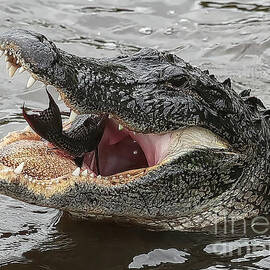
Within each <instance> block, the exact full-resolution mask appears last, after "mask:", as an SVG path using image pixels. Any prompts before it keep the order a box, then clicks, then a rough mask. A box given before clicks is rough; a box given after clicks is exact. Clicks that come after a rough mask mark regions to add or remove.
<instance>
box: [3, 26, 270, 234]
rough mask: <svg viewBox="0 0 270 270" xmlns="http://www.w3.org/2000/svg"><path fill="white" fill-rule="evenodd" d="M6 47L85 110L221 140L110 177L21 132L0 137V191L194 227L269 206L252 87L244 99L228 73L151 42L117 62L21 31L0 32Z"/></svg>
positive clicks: (120, 217) (128, 123)
mask: <svg viewBox="0 0 270 270" xmlns="http://www.w3.org/2000/svg"><path fill="white" fill-rule="evenodd" d="M0 45H1V48H2V49H3V50H7V51H8V52H10V53H11V54H12V57H14V58H15V59H18V60H19V64H15V62H13V64H14V65H18V66H23V67H24V68H25V69H26V70H27V71H29V72H30V73H31V74H32V76H33V77H34V78H35V79H37V80H39V81H42V82H44V83H45V84H47V85H48V84H50V85H53V86H55V88H56V89H57V91H59V93H60V94H61V96H62V98H63V100H64V102H65V103H66V105H67V106H68V107H69V108H71V109H72V110H74V111H76V112H77V113H79V114H92V113H96V114H111V115H112V116H113V118H114V120H115V121H117V122H118V123H121V124H123V125H124V126H125V127H126V128H128V129H130V130H132V131H136V132H139V133H144V134H149V133H152V134H167V133H170V132H172V133H173V134H180V133H181V132H182V130H191V131H192V130H193V128H194V127H200V128H198V129H197V130H199V131H200V132H203V134H204V132H206V133H207V132H208V133H207V134H208V135H209V134H210V135H209V136H210V137H211V138H213V136H217V138H218V139H217V140H218V143H217V144H216V145H212V146H209V147H207V148H200V149H192V151H187V152H186V153H185V154H182V155H180V154H178V151H179V148H175V149H170V151H169V155H168V156H167V157H166V159H165V160H164V161H162V162H161V163H160V164H157V165H156V166H154V167H152V168H148V169H143V170H141V169H140V170H135V171H131V172H129V174H130V176H128V174H127V173H128V172H127V173H123V174H122V177H120V176H119V177H118V178H117V181H116V180H114V178H112V177H109V181H105V180H104V179H101V180H100V179H98V178H95V177H94V178H92V179H90V178H89V177H76V176H73V175H72V171H73V170H74V169H75V168H76V166H75V165H74V164H73V163H72V162H71V161H70V160H66V159H64V158H62V157H59V156H57V155H56V154H54V153H51V154H50V155H48V154H46V147H47V146H46V144H45V143H44V142H42V141H40V138H39V137H38V136H37V135H35V134H33V133H32V132H30V131H23V132H15V133H13V134H11V135H9V136H8V137H6V138H4V139H3V140H2V144H0V161H1V163H0V169H2V171H1V172H0V178H2V180H1V181H0V192H1V193H2V194H6V195H9V196H11V197H14V198H17V199H19V200H23V201H26V202H29V203H33V204H37V205H42V206H47V207H54V208H58V209H62V210H64V211H68V212H70V213H72V214H74V215H77V216H79V217H87V218H89V217H93V218H97V219H109V220H114V221H117V222H118V221H119V222H128V223H136V224H140V225H143V226H146V227H147V228H151V229H156V230H197V229H202V228H205V227H206V226H209V225H213V224H215V223H219V222H222V221H223V220H224V217H227V218H230V219H234V220H239V219H242V218H249V217H253V216H256V215H258V214H268V213H269V210H270V197H269V193H270V190H269V180H270V176H269V175H270V171H269V165H270V164H269V162H270V158H269V153H270V151H269V140H270V139H269V138H270V128H269V120H268V119H269V111H266V110H264V109H263V104H262V103H261V101H260V100H258V99H256V98H255V97H250V96H249V91H244V92H243V93H242V94H241V96H240V95H238V94H237V93H236V92H235V91H234V90H233V89H232V88H231V82H230V80H229V79H228V80H226V81H224V82H223V83H220V82H219V81H218V80H217V79H216V78H215V77H214V76H213V75H209V73H208V72H207V71H201V70H200V69H198V68H195V67H192V66H191V65H189V64H188V63H186V62H184V61H183V60H182V59H180V58H178V57H177V56H175V55H171V54H167V53H161V52H158V51H156V50H152V49H144V50H141V51H140V52H138V53H135V54H134V55H132V56H119V57H116V58H111V59H93V58H81V57H78V56H74V55H71V54H69V53H66V52H64V51H62V50H60V49H58V48H57V47H56V46H55V45H54V44H53V43H52V42H50V41H48V40H47V38H46V37H44V36H42V35H40V34H37V33H33V32H29V31H25V30H16V31H11V32H8V33H5V34H2V35H1V36H0ZM12 57H11V58H10V61H12ZM261 107H262V108H261ZM189 128H190V129H189ZM178 132H180V133H178ZM206 133H205V134H206ZM214 134H216V135H214ZM208 135H206V136H208ZM177 136H178V135H177ZM177 136H176V138H177ZM25 142H27V147H23V146H22V145H23V144H24V143H25ZM219 146H220V147H219ZM33 149H39V150H40V151H39V152H38V153H37V150H35V151H36V152H35V151H34V150H33ZM29 159H31V160H32V161H33V162H35V161H37V162H38V163H39V165H40V167H38V168H36V167H35V169H34V170H33V171H31V172H30V173H29V174H31V173H32V174H31V175H32V176H36V175H41V177H39V178H38V180H37V181H36V182H33V181H32V182H31V181H28V180H27V179H26V178H25V177H24V176H23V174H19V175H18V174H15V173H14V172H13V169H14V168H16V166H18V164H20V162H22V161H24V162H27V161H28V160H29ZM45 163H46V164H47V167H46V166H45ZM56 163H57V164H58V165H57V166H56V165H55V164H56ZM67 163H68V164H67ZM43 165H44V166H43ZM29 166H30V165H29ZM29 166H28V165H27V166H26V168H25V169H24V170H25V171H27V169H29V168H30V167H29ZM48 166H49V168H48ZM58 166H59V167H63V166H64V167H65V170H66V172H65V176H64V177H62V178H61V180H59V182H55V181H49V180H46V179H48V178H49V179H53V175H54V178H55V177H56V176H57V175H55V172H59V171H58V169H57V168H58ZM8 168H12V170H8ZM51 171H54V173H52V172H51ZM45 173H46V174H47V176H48V178H45V177H43V175H45ZM56 174H57V173H56ZM59 175H60V176H61V175H62V174H59ZM42 177H43V178H42ZM121 179H122V180H121Z"/></svg>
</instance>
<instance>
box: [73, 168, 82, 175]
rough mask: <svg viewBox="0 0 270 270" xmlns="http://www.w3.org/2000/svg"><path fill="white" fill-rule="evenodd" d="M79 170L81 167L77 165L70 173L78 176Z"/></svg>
mask: <svg viewBox="0 0 270 270" xmlns="http://www.w3.org/2000/svg"><path fill="white" fill-rule="evenodd" d="M80 171H81V168H80V167H77V168H76V169H75V170H74V172H73V173H72V175H74V176H79V175H80Z"/></svg>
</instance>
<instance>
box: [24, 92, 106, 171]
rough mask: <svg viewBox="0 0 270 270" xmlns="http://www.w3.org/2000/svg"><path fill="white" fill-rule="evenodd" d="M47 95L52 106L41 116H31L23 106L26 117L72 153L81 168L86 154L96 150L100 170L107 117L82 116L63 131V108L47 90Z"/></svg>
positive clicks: (32, 124)
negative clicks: (60, 108)
mask: <svg viewBox="0 0 270 270" xmlns="http://www.w3.org/2000/svg"><path fill="white" fill-rule="evenodd" d="M46 91H47V90H46ZM47 94H48V97H49V108H48V109H46V110H44V111H42V112H41V113H39V114H38V115H37V114H32V115H30V114H28V113H27V112H26V110H25V108H24V106H23V116H24V118H25V120H26V121H27V122H28V124H29V125H30V127H31V128H32V129H33V130H34V131H35V132H36V133H37V134H38V135H39V136H40V137H42V138H43V139H45V140H47V141H48V142H50V143H51V144H52V145H53V146H54V147H56V148H58V149H59V150H61V151H63V152H64V153H65V154H66V155H68V156H71V157H72V158H73V159H74V161H75V163H76V165H77V166H79V167H82V163H83V159H84V155H85V153H88V152H91V151H95V160H96V167H97V171H98V173H99V165H98V145H99V143H100V140H101V138H102V136H103V133H104V127H105V120H106V118H107V117H106V116H95V115H90V114H88V115H79V116H77V117H76V119H75V120H74V121H73V122H72V124H71V126H70V127H69V128H68V129H66V130H63V125H62V120H61V113H60V110H59V108H58V106H57V104H56V103H55V101H54V99H53V98H52V96H51V95H50V93H49V92H48V91H47Z"/></svg>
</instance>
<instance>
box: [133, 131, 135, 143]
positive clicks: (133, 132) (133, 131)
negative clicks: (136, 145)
mask: <svg viewBox="0 0 270 270" xmlns="http://www.w3.org/2000/svg"><path fill="white" fill-rule="evenodd" d="M133 134H134V135H136V132H135V131H133ZM134 142H136V141H134Z"/></svg>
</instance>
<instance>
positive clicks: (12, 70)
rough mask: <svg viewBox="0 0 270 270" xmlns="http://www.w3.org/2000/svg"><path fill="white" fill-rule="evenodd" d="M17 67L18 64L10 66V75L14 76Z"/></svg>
mask: <svg viewBox="0 0 270 270" xmlns="http://www.w3.org/2000/svg"><path fill="white" fill-rule="evenodd" d="M17 69H18V68H17V67H16V66H13V65H11V67H10V68H9V71H8V74H9V77H11V78H12V77H13V76H14V74H15V72H16V70H17Z"/></svg>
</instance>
